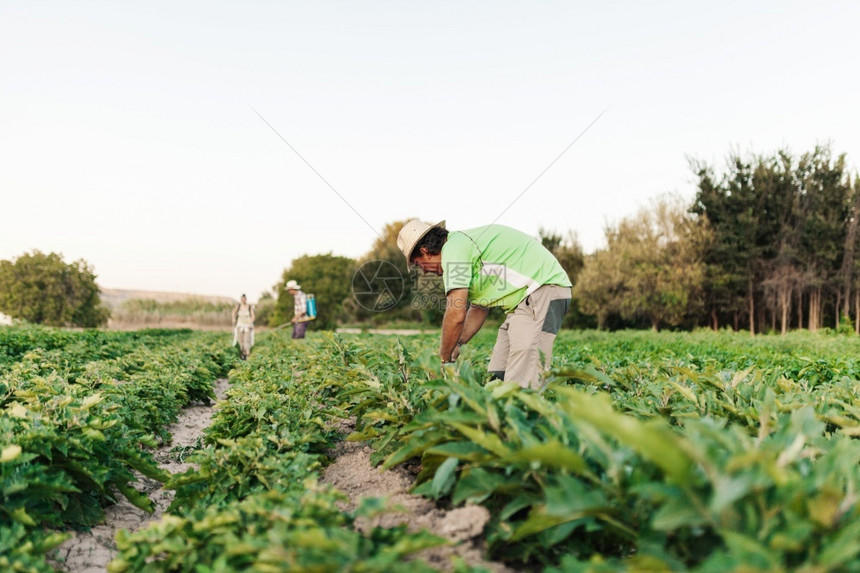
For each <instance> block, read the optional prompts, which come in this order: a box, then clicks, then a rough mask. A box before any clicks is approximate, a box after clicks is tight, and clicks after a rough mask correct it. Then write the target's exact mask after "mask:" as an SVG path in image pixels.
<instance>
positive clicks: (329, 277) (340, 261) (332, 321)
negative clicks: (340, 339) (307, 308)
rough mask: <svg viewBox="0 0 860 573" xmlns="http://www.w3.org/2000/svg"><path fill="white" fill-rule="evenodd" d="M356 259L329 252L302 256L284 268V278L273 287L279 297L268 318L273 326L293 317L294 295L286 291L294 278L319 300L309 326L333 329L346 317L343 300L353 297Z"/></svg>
mask: <svg viewBox="0 0 860 573" xmlns="http://www.w3.org/2000/svg"><path fill="white" fill-rule="evenodd" d="M354 273H355V261H354V260H353V259H350V258H348V257H340V256H336V255H333V254H331V253H327V254H324V255H302V256H301V257H299V258H297V259H294V260H293V262H292V263H291V264H290V267H289V268H288V269H285V270H284V272H283V275H282V277H281V281H280V282H279V283H278V284H276V285H275V286H274V290H275V292H277V295H278V298H277V302H276V303H275V308H274V310H273V311H272V314H271V317H270V319H269V324H270V325H271V326H277V325H281V324H284V323H286V322H289V321H290V319H292V317H293V297H292V296H291V295H290V293H289V292H288V291H287V290H286V283H287V281H288V280H295V281H297V282H298V283H299V285H300V286H301V287H302V292H304V293H306V294H313V295H314V297H315V298H316V301H317V318H316V320H314V321H312V322H311V323H310V327H312V328H317V329H333V328H334V327H335V326H337V323H338V321H339V320H342V319H343V318H344V302H345V301H346V300H347V299H348V298H349V297H351V296H352V293H351V281H352V276H353V274H354Z"/></svg>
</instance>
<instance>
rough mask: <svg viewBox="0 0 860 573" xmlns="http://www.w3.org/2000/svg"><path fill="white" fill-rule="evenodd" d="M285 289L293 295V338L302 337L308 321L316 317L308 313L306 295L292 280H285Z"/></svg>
mask: <svg viewBox="0 0 860 573" xmlns="http://www.w3.org/2000/svg"><path fill="white" fill-rule="evenodd" d="M286 288H287V291H288V292H289V293H290V294H291V295H292V296H293V319H292V323H293V338H304V337H305V332H307V330H308V321H309V320H313V319H314V318H316V317H315V316H313V317H312V316H309V315H308V296H307V295H306V294H305V293H303V292H302V287H301V286H300V285H299V283H297V282H296V281H294V280H288V281H287V287H286Z"/></svg>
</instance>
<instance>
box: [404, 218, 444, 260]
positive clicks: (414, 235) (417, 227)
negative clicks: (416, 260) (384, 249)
mask: <svg viewBox="0 0 860 573" xmlns="http://www.w3.org/2000/svg"><path fill="white" fill-rule="evenodd" d="M437 227H439V228H442V229H444V228H445V221H440V222H438V223H436V224H435V225H431V224H430V223H425V222H424V221H422V220H420V219H412V220H411V221H407V223H406V224H405V225H403V228H402V229H400V233H399V234H398V235H397V248H398V249H400V251H401V252H402V253H403V256H404V257H406V262H407V263H409V262H411V258H410V257H411V256H412V251H414V250H415V245H417V244H418V243H419V242H420V241H421V239H423V238H424V236H425V235H426V234H427V233H429V232H430V230H431V229H435V228H437Z"/></svg>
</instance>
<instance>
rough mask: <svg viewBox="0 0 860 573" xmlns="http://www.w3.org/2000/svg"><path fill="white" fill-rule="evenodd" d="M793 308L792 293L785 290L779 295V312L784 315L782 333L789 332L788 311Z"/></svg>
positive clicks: (781, 325) (781, 323)
mask: <svg viewBox="0 0 860 573" xmlns="http://www.w3.org/2000/svg"><path fill="white" fill-rule="evenodd" d="M789 308H791V291H790V290H788V289H786V288H784V289H782V290H781V291H780V293H779V310H780V311H781V313H782V317H781V321H780V333H781V334H785V333H786V332H787V331H788V310H789Z"/></svg>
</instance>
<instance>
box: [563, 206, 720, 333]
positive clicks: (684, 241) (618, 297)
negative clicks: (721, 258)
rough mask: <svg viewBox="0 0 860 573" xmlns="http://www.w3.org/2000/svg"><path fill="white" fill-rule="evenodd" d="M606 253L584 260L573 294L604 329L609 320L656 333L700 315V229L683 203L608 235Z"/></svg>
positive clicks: (642, 214)
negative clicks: (639, 324)
mask: <svg viewBox="0 0 860 573" xmlns="http://www.w3.org/2000/svg"><path fill="white" fill-rule="evenodd" d="M606 240H607V245H608V246H607V248H606V249H604V250H601V251H598V252H597V253H595V254H594V255H593V256H592V257H589V258H588V259H586V263H585V267H584V268H583V270H582V272H581V273H580V276H579V280H578V281H577V284H576V288H575V289H574V294H575V295H576V296H577V298H579V299H580V300H581V304H582V308H583V310H584V311H585V312H589V313H591V314H594V315H595V316H596V317H597V321H598V325H599V326H600V327H601V328H602V327H604V326H605V325H606V321H607V319H608V317H609V316H610V315H611V314H618V315H619V316H621V318H623V319H625V320H628V321H637V320H642V319H644V320H647V321H648V323H649V324H650V325H651V327H652V328H653V329H654V330H658V329H659V328H661V327H662V326H664V325H669V326H679V325H681V324H682V323H684V322H685V321H686V320H688V319H689V318H690V317H694V316H696V315H697V314H698V313H699V311H700V310H701V287H702V282H703V279H704V264H703V263H702V261H701V245H702V243H703V242H704V241H703V239H702V237H701V227H699V226H698V225H696V224H695V221H694V220H692V219H691V218H690V216H689V215H688V214H687V213H686V212H685V209H684V207H683V205H682V204H681V203H680V201H679V200H677V199H673V198H669V197H664V198H662V199H660V200H658V201H656V202H655V203H654V205H653V206H652V207H651V208H650V209H641V210H640V211H639V212H638V213H637V214H636V215H634V216H632V217H628V218H626V219H624V220H622V221H621V223H619V224H618V225H617V226H616V227H609V228H607V229H606Z"/></svg>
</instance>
